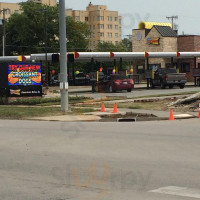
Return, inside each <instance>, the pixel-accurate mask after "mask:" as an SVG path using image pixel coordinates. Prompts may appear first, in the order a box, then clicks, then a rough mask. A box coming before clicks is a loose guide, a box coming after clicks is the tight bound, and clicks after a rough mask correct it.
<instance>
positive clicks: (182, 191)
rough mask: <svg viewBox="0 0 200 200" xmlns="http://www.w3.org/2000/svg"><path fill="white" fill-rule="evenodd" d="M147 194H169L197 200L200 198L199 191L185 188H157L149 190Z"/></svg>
mask: <svg viewBox="0 0 200 200" xmlns="http://www.w3.org/2000/svg"><path fill="white" fill-rule="evenodd" d="M149 192H155V193H161V194H170V195H176V196H182V197H192V198H198V199H199V198H200V189H193V188H187V187H177V186H168V187H162V188H158V189H155V190H150V191H149Z"/></svg>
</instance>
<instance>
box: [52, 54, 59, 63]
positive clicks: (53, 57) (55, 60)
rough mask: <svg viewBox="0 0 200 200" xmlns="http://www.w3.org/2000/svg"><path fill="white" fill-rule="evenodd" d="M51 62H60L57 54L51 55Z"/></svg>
mask: <svg viewBox="0 0 200 200" xmlns="http://www.w3.org/2000/svg"><path fill="white" fill-rule="evenodd" d="M51 60H52V62H54V63H55V62H59V61H60V55H59V54H58V53H54V54H52V57H51Z"/></svg>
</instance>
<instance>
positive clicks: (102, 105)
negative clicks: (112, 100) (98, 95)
mask: <svg viewBox="0 0 200 200" xmlns="http://www.w3.org/2000/svg"><path fill="white" fill-rule="evenodd" d="M101 112H106V109H105V106H104V102H102V104H101Z"/></svg>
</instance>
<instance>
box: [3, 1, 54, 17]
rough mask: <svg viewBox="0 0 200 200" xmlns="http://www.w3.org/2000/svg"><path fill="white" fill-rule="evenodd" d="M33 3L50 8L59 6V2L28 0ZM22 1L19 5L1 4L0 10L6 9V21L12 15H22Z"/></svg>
mask: <svg viewBox="0 0 200 200" xmlns="http://www.w3.org/2000/svg"><path fill="white" fill-rule="evenodd" d="M28 1H33V2H35V3H40V4H46V5H48V6H57V0H28ZM20 2H21V1H20V0H19V3H6V2H0V10H1V11H3V9H6V11H5V19H8V18H9V17H10V15H12V14H14V13H20V12H21V10H20ZM0 19H3V12H0Z"/></svg>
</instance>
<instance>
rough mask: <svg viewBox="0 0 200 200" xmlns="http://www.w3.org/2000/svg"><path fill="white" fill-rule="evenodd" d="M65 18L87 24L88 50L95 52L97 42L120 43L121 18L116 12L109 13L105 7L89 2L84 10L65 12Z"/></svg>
mask: <svg viewBox="0 0 200 200" xmlns="http://www.w3.org/2000/svg"><path fill="white" fill-rule="evenodd" d="M66 16H70V17H72V18H73V19H74V20H75V21H81V22H86V23H88V25H89V28H90V31H91V36H90V38H89V49H90V50H95V48H96V45H97V44H98V43H99V42H110V43H113V44H118V43H119V42H121V35H122V33H121V16H119V14H118V11H110V10H107V6H105V5H93V4H92V3H91V2H90V3H89V5H88V6H87V8H86V10H72V9H68V10H66Z"/></svg>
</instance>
